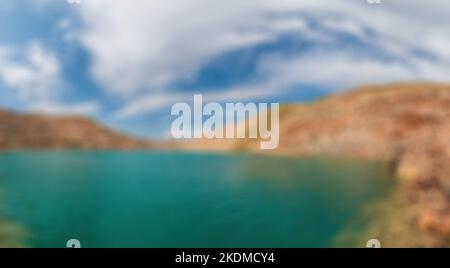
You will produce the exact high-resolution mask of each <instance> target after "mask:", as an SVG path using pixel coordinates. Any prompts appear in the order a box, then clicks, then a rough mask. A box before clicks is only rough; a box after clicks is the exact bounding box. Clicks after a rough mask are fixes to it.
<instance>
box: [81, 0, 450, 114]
mask: <svg viewBox="0 0 450 268" xmlns="http://www.w3.org/2000/svg"><path fill="white" fill-rule="evenodd" d="M77 10H78V11H79V15H80V18H81V19H82V22H83V24H84V27H83V29H82V31H81V33H80V38H81V39H80V41H81V43H82V44H83V45H84V46H85V47H86V49H87V50H88V51H89V52H90V53H91V55H92V57H93V66H92V73H93V75H94V77H95V78H96V79H97V80H98V81H99V82H100V83H101V84H102V85H103V86H104V87H105V89H106V90H107V91H108V92H110V93H112V94H113V95H114V94H115V95H118V96H122V97H126V99H127V103H126V105H125V107H123V108H122V109H120V111H118V112H117V113H116V116H117V117H118V118H128V117H131V116H135V115H139V114H142V113H146V112H151V111H154V110H157V109H160V108H162V107H164V106H167V105H170V104H171V103H173V102H174V101H177V100H180V99H181V100H184V99H187V98H188V97H189V98H190V97H191V96H192V94H187V93H178V92H177V91H176V88H175V89H174V88H173V85H172V83H173V82H178V81H180V80H190V79H195V75H196V74H197V72H198V70H199V69H200V68H202V66H204V64H205V63H207V62H209V61H210V60H211V59H213V58H215V57H217V56H220V55H223V54H224V53H226V52H229V51H232V50H234V49H242V48H246V47H251V46H255V45H258V44H262V43H265V42H271V41H275V40H277V39H278V38H280V36H281V34H286V33H289V34H297V35H299V36H302V37H303V38H306V39H309V40H313V41H314V42H316V44H318V45H320V44H328V46H322V47H321V46H318V49H316V50H314V52H313V53H310V54H301V53H300V54H298V55H292V54H290V55H285V52H284V51H282V50H281V51H278V52H277V53H272V54H270V55H266V56H265V57H263V59H262V60H261V62H259V69H258V72H257V73H256V75H258V77H263V80H261V81H255V82H252V83H249V84H246V85H238V86H231V87H228V88H223V89H222V91H221V92H219V93H211V92H209V91H208V90H207V89H205V90H203V91H204V92H205V94H206V95H207V96H209V98H211V99H212V100H226V98H231V99H236V97H239V98H241V99H251V98H255V97H260V96H273V95H276V94H279V93H280V92H282V91H283V90H284V89H285V88H288V87H290V86H293V85H296V84H301V83H309V84H317V85H321V86H328V87H330V88H341V87H342V88H343V87H347V86H353V85H357V84H361V83H372V82H387V81H396V80H417V79H429V80H439V81H448V80H450V78H448V76H447V75H446V73H448V70H449V66H450V32H449V30H448V29H449V25H450V16H448V14H450V3H449V2H448V1H445V0H434V1H426V2H424V1H420V0H396V1H383V3H382V4H381V5H370V4H368V3H367V2H366V1H365V0H347V1H339V3H338V2H336V1H331V0H278V1H260V0H246V1H242V0H229V1H210V0H173V1H163V0H155V1H144V0H130V1H119V0H117V1H109V0H95V1H85V2H83V4H82V5H80V6H79V9H77ZM305 15H306V16H305ZM306 18H309V19H313V20H315V23H316V25H315V26H316V27H312V26H311V25H310V24H309V23H308V21H307V20H306ZM368 30H370V31H371V32H372V33H374V34H369V33H368ZM330 32H331V33H333V32H340V33H342V32H343V33H346V34H349V35H352V36H354V37H355V38H358V39H359V40H360V41H361V42H362V43H366V44H367V46H368V47H367V49H374V50H376V51H375V52H377V53H378V54H384V55H387V56H389V57H390V58H391V59H392V60H385V59H382V58H380V57H378V56H377V55H378V54H377V53H373V54H372V55H371V54H370V53H361V52H355V51H354V49H355V47H352V46H347V47H343V46H341V47H338V48H333V46H332V45H333V44H337V43H339V42H341V43H342V42H343V41H342V40H338V39H336V36H335V35H332V34H330ZM369 46H370V47H369ZM325 47H326V48H325ZM362 49H364V48H362ZM418 50H421V51H422V52H424V53H428V54H429V55H431V56H434V57H435V59H432V58H426V57H422V56H420V55H418V53H416V51H418ZM369 52H370V51H369ZM230 68H232V66H230ZM199 91H200V92H201V91H202V90H199ZM208 92H209V93H208ZM206 95H205V96H206Z"/></svg>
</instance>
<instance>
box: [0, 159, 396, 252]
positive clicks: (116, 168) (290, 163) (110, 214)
mask: <svg viewBox="0 0 450 268" xmlns="http://www.w3.org/2000/svg"><path fill="white" fill-rule="evenodd" d="M391 182H392V180H391V178H390V175H389V174H388V172H387V171H386V170H385V169H384V168H383V166H382V165H381V164H380V163H373V162H365V161H355V160H336V159H318V158H311V159H295V158H276V157H266V156H250V155H220V154H194V153H176V152H145V151H136V152H133V151H126V152H116V151H104V152H96V151H85V152H81V151H80V152H76V151H56V152H12V153H1V154H0V192H1V200H0V211H1V215H0V217H1V218H2V219H5V220H7V221H8V222H10V223H13V224H14V225H17V226H20V227H21V228H23V229H24V230H25V233H26V235H25V236H24V237H23V238H22V239H23V243H24V246H27V247H65V245H66V242H67V240H69V239H72V238H75V239H78V240H80V242H81V245H82V247H184V248H187V247H330V246H333V239H334V238H335V237H336V235H337V234H338V233H339V232H340V231H342V229H343V228H344V227H345V226H346V225H347V224H348V223H349V222H350V221H351V220H352V219H354V218H355V217H357V215H358V214H359V212H360V211H361V209H362V208H363V207H364V206H366V205H367V204H369V203H370V202H372V201H374V200H376V199H379V198H382V197H383V196H384V195H385V194H386V193H387V192H388V190H389V189H390V188H391V184H392V183H391ZM340 246H345V245H340ZM361 246H362V247H364V245H361Z"/></svg>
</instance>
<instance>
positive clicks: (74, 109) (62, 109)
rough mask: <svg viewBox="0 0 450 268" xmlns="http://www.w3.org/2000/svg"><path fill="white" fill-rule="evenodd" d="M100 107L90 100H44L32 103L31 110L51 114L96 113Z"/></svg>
mask: <svg viewBox="0 0 450 268" xmlns="http://www.w3.org/2000/svg"><path fill="white" fill-rule="evenodd" d="M99 109H100V105H99V104H98V103H97V102H94V101H89V102H82V103H76V104H71V105H70V104H61V103H57V102H42V103H36V104H32V105H31V107H30V111H33V112H39V113H45V114H50V115H85V116H92V115H95V114H96V113H97V112H98V111H99Z"/></svg>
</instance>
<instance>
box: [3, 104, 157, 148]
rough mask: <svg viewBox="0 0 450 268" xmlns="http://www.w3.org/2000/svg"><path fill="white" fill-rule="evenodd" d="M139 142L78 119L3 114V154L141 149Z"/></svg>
mask: <svg viewBox="0 0 450 268" xmlns="http://www.w3.org/2000/svg"><path fill="white" fill-rule="evenodd" d="M150 146H151V144H150V142H148V141H144V140H138V139H135V138H132V137H129V136H127V135H124V134H120V133H117V132H115V131H113V130H111V129H108V128H106V127H103V126H101V125H99V124H97V123H96V122H94V121H92V120H91V119H88V118H84V117H76V116H62V117H51V116H44V115H39V114H18V113H13V112H9V111H6V110H0V150H16V149H63V148H64V149H138V148H148V147H150Z"/></svg>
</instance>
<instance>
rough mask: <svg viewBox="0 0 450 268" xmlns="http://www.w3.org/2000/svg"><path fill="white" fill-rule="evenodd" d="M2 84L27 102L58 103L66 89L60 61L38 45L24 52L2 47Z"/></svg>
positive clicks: (0, 59) (0, 73) (0, 69)
mask: <svg viewBox="0 0 450 268" xmlns="http://www.w3.org/2000/svg"><path fill="white" fill-rule="evenodd" d="M0 81H1V82H3V83H4V84H5V85H6V86H7V87H8V88H10V89H11V90H15V91H17V95H18V96H19V98H20V99H21V100H23V101H38V100H48V99H54V98H56V97H57V95H58V94H59V91H60V90H62V88H63V81H62V79H61V67H60V63H59V61H58V59H57V58H56V57H55V56H54V55H53V54H51V53H50V52H48V51H47V50H46V49H44V47H43V46H42V44H40V43H38V42H32V43H31V44H29V45H27V46H26V47H25V48H24V49H23V50H19V49H17V48H14V47H7V46H0Z"/></svg>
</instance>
